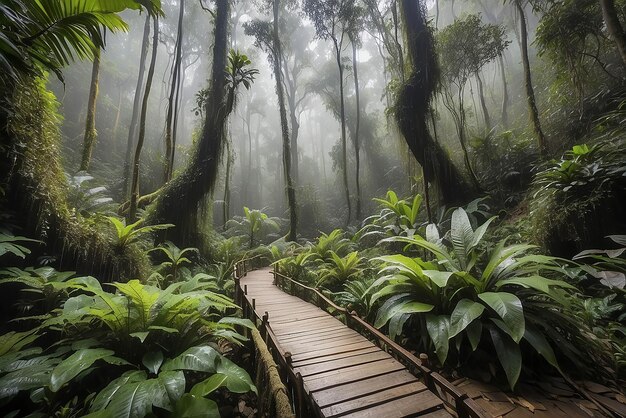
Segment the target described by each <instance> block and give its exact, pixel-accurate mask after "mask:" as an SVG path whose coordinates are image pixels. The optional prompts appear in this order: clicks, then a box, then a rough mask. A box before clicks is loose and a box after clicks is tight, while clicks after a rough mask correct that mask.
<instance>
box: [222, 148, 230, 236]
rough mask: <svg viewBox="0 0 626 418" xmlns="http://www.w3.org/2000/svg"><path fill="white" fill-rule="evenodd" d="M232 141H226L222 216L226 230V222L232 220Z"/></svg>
mask: <svg viewBox="0 0 626 418" xmlns="http://www.w3.org/2000/svg"><path fill="white" fill-rule="evenodd" d="M230 146H231V140H230V139H227V140H226V176H225V177H224V206H223V210H222V215H223V216H224V230H226V222H228V219H230V213H229V212H230V169H231V158H232V156H231V149H230Z"/></svg>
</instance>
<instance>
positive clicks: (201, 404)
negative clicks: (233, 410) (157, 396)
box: [172, 393, 220, 418]
mask: <svg viewBox="0 0 626 418" xmlns="http://www.w3.org/2000/svg"><path fill="white" fill-rule="evenodd" d="M172 416H175V417H177V418H220V412H219V409H218V407H217V404H216V403H215V401H212V400H210V399H206V398H202V397H198V396H194V395H191V394H189V393H186V394H184V395H183V396H182V397H181V398H180V399H179V400H178V402H177V403H176V407H175V409H174V413H173V414H172Z"/></svg>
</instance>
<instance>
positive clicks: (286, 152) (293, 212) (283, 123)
mask: <svg viewBox="0 0 626 418" xmlns="http://www.w3.org/2000/svg"><path fill="white" fill-rule="evenodd" d="M278 9H279V0H274V4H273V12H274V22H273V45H274V54H275V56H274V59H273V60H272V61H273V63H274V79H275V80H276V95H277V96H278V110H279V112H280V127H281V132H282V137H283V168H284V172H285V183H286V187H287V202H288V204H289V234H288V235H287V240H288V241H295V240H296V238H297V237H298V207H297V204H296V190H295V187H294V184H293V177H292V173H291V142H290V141H289V128H288V125H287V108H286V106H285V93H284V91H283V81H282V72H281V70H280V63H281V62H282V51H281V48H280V38H279V36H278ZM251 239H252V238H251Z"/></svg>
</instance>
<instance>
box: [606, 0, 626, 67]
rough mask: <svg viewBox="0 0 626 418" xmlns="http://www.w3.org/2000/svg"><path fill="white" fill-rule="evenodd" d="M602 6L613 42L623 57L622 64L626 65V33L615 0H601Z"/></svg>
mask: <svg viewBox="0 0 626 418" xmlns="http://www.w3.org/2000/svg"><path fill="white" fill-rule="evenodd" d="M600 5H601V6H602V16H603V17H604V22H605V23H606V28H607V29H608V30H609V34H610V35H611V38H613V42H615V46H616V47H617V50H618V51H619V55H620V57H622V64H624V66H625V67H626V33H625V32H624V27H623V26H622V24H621V23H620V21H619V17H618V15H617V10H616V9H615V0H600Z"/></svg>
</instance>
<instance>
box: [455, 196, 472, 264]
mask: <svg viewBox="0 0 626 418" xmlns="http://www.w3.org/2000/svg"><path fill="white" fill-rule="evenodd" d="M450 240H451V241H452V246H453V248H454V253H455V254H456V257H457V259H458V260H459V262H460V263H461V266H462V269H465V268H466V266H467V259H468V256H469V252H470V250H471V248H472V242H473V241H474V230H473V229H472V224H471V223H470V220H469V218H468V216H467V213H466V212H465V210H464V209H463V208H458V209H456V210H455V211H454V212H452V220H451V222H450Z"/></svg>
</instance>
